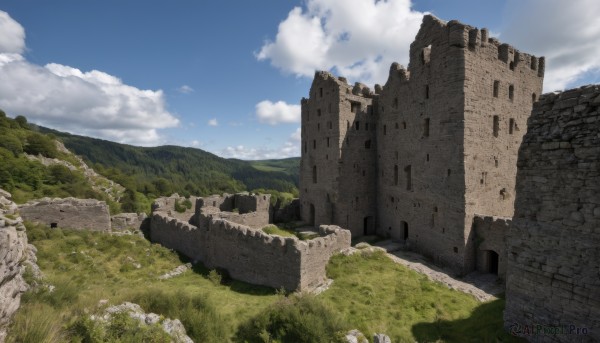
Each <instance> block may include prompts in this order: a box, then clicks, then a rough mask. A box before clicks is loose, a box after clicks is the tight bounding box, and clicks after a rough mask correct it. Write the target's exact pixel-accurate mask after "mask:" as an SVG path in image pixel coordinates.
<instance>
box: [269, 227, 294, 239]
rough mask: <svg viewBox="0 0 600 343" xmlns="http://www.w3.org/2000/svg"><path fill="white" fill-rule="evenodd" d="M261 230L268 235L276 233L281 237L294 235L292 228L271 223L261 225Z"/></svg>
mask: <svg viewBox="0 0 600 343" xmlns="http://www.w3.org/2000/svg"><path fill="white" fill-rule="evenodd" d="M262 230H263V231H264V232H265V233H268V234H269V235H278V236H281V237H296V232H294V231H293V230H289V229H284V228H281V227H279V226H277V225H273V224H271V225H267V226H265V227H263V228H262Z"/></svg>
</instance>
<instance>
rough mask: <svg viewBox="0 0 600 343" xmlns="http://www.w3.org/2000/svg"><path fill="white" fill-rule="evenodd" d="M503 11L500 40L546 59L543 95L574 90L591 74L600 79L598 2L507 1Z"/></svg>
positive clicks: (576, 0)
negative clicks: (546, 92) (573, 88)
mask: <svg viewBox="0 0 600 343" xmlns="http://www.w3.org/2000/svg"><path fill="white" fill-rule="evenodd" d="M506 9H507V10H506V18H505V23H504V25H503V26H504V29H503V31H502V40H503V41H506V42H508V43H510V44H513V45H514V46H516V47H517V48H519V49H522V50H524V51H526V52H531V53H533V54H535V55H541V56H546V73H545V77H544V91H553V90H557V89H564V88H570V87H574V86H577V85H578V84H577V82H578V81H579V82H581V81H582V79H583V78H585V77H589V76H590V74H591V73H595V74H596V76H598V75H600V59H599V58H598V56H600V20H598V13H600V2H598V1H597V0H573V1H569V2H568V5H566V4H565V2H564V1H562V0H543V1H542V0H509V1H508V2H507V5H506ZM533 16H535V18H539V19H540V20H533V18H534V17H533Z"/></svg>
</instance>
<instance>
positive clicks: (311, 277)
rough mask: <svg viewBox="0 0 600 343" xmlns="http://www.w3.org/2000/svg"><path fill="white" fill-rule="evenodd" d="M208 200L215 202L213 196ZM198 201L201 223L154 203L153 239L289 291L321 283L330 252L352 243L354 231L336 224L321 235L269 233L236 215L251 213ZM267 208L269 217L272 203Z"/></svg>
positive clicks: (252, 280) (196, 258)
mask: <svg viewBox="0 0 600 343" xmlns="http://www.w3.org/2000/svg"><path fill="white" fill-rule="evenodd" d="M267 200H268V199H267ZM199 201H200V199H199ZM214 201H217V200H214ZM206 203H207V204H210V205H213V203H212V200H211V201H209V202H206ZM198 207H199V211H200V213H198V215H197V219H198V224H199V225H198V226H195V225H192V224H189V223H187V222H184V221H182V220H179V219H177V218H172V217H170V216H169V214H168V212H167V211H162V210H161V209H160V208H159V207H158V208H156V210H155V212H154V213H153V215H152V221H151V229H150V238H151V240H152V241H153V242H157V243H160V244H162V245H164V246H166V247H168V248H170V249H174V250H177V251H179V252H180V253H182V254H184V255H186V256H188V257H190V258H191V259H192V260H194V261H201V262H202V263H203V264H204V265H205V266H206V267H208V268H223V269H226V270H227V271H228V272H229V274H230V276H231V277H233V278H235V279H238V280H242V281H246V282H249V283H253V284H259V285H265V286H270V287H274V288H281V287H283V288H285V289H286V290H290V291H295V290H306V289H311V288H313V287H317V286H319V285H321V284H323V283H324V282H325V280H326V274H325V267H326V265H327V263H328V261H329V258H330V257H331V255H332V254H334V253H335V252H337V251H340V250H342V249H344V248H347V247H349V246H350V232H349V231H347V230H343V229H341V228H339V227H337V226H321V228H320V234H321V237H317V238H314V239H312V240H309V241H301V240H299V239H298V238H296V237H286V238H284V237H280V236H276V235H269V234H266V233H265V232H263V231H262V230H261V229H260V228H259V227H256V228H253V227H250V226H248V225H244V224H240V223H235V222H233V221H232V220H240V219H241V220H246V219H247V218H249V216H251V215H253V213H246V214H239V213H231V212H223V211H219V210H218V208H216V207H212V206H208V207H202V206H198ZM264 213H266V215H267V218H268V208H267V211H265V212H264ZM264 213H262V214H261V215H263V214H264ZM265 225H266V224H265ZM265 225H262V226H265ZM262 226H260V227H262Z"/></svg>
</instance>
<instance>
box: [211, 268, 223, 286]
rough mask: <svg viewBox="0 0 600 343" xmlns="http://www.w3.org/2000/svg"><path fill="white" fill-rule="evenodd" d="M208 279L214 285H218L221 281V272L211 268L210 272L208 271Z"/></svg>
mask: <svg viewBox="0 0 600 343" xmlns="http://www.w3.org/2000/svg"><path fill="white" fill-rule="evenodd" d="M208 279H209V280H210V282H212V283H213V284H214V285H215V286H219V285H221V282H222V281H223V279H222V277H221V274H219V272H217V271H216V270H214V269H213V270H211V271H210V272H208Z"/></svg>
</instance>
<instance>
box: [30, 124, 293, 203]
mask: <svg viewBox="0 0 600 343" xmlns="http://www.w3.org/2000/svg"><path fill="white" fill-rule="evenodd" d="M39 130H40V132H44V133H48V134H52V135H54V136H56V137H58V138H59V139H60V140H62V141H63V142H64V144H65V146H66V147H67V148H68V149H69V150H71V151H72V152H73V153H75V154H77V155H79V156H81V157H83V159H84V160H85V161H86V162H88V164H89V165H90V166H92V167H93V168H94V169H95V170H96V171H98V172H99V173H100V174H102V175H104V176H106V177H108V178H110V179H111V180H114V181H116V182H118V183H120V184H122V185H124V186H125V187H126V188H128V189H132V190H136V191H137V192H140V193H144V194H145V195H151V196H159V195H167V194H171V193H173V192H177V193H179V194H182V195H187V194H194V195H208V194H214V193H223V192H230V193H232V192H239V191H251V190H254V189H259V188H260V189H265V190H274V191H278V192H286V193H292V194H297V192H298V190H297V186H298V172H299V166H300V158H288V159H283V160H265V161H242V160H237V159H224V158H221V157H219V156H216V155H214V154H211V153H209V152H206V151H203V150H200V149H195V148H184V147H179V146H160V147H152V148H145V147H136V146H131V145H126V144H119V143H115V142H110V141H106V140H101V139H96V138H90V137H84V136H78V135H71V134H68V133H64V132H59V131H56V130H52V129H47V128H43V127H39Z"/></svg>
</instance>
